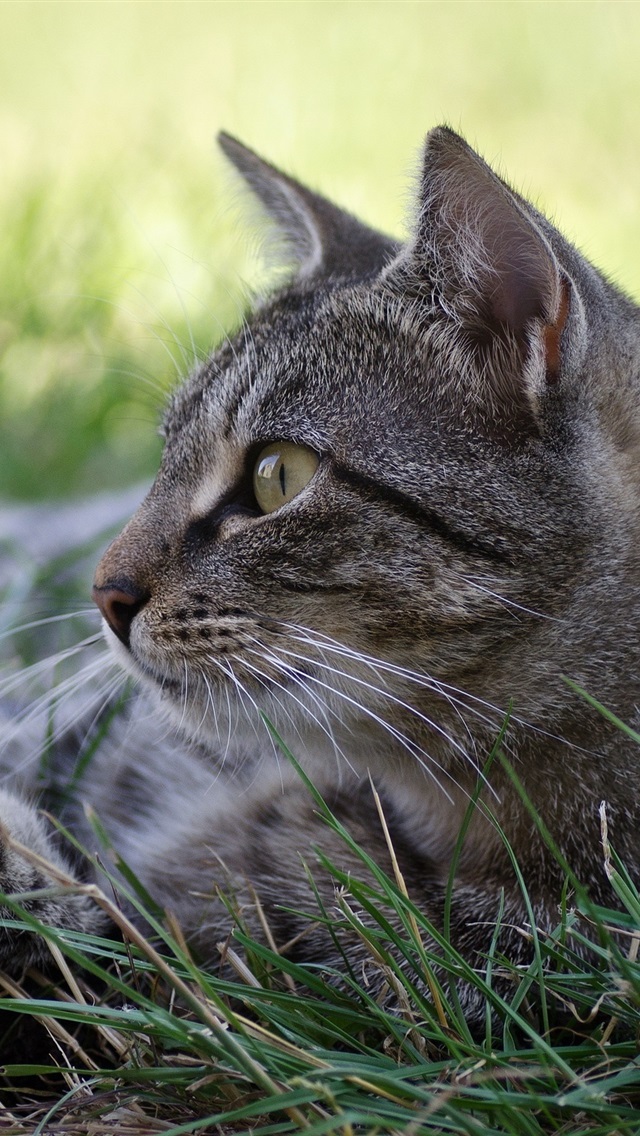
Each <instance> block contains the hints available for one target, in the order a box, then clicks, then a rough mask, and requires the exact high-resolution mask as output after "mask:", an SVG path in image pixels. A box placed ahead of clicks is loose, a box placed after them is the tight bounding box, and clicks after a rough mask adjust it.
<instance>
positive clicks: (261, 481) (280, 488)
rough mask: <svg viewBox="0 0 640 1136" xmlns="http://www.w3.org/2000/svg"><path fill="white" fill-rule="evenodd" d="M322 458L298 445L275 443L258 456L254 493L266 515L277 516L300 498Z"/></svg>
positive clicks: (307, 448) (306, 447)
mask: <svg viewBox="0 0 640 1136" xmlns="http://www.w3.org/2000/svg"><path fill="white" fill-rule="evenodd" d="M318 461H319V458H318V455H317V454H316V453H315V451H314V450H310V449H309V447H308V446H296V445H295V443H294V442H271V443H270V445H268V446H265V448H264V449H263V450H261V451H260V453H259V454H258V458H257V461H256V464H255V467H254V470H253V492H254V494H255V498H256V501H257V502H258V505H259V506H260V508H261V509H262V512H263V513H274V512H275V510H276V509H279V508H280V506H281V505H286V503H287V501H292V500H293V498H294V497H297V495H298V493H300V492H301V491H302V490H303V489H304V487H305V485H308V484H309V482H310V481H311V478H312V477H313V475H314V473H315V472H316V469H317V468H318Z"/></svg>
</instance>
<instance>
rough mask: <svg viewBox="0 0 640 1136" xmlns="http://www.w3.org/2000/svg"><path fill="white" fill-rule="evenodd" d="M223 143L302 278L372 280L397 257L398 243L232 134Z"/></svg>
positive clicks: (224, 138)
mask: <svg viewBox="0 0 640 1136" xmlns="http://www.w3.org/2000/svg"><path fill="white" fill-rule="evenodd" d="M218 142H219V144H220V147H221V149H222V150H223V152H224V154H225V155H226V157H227V158H228V159H229V161H230V162H232V163H233V165H234V166H235V168H236V169H237V170H238V172H239V173H240V174H241V175H242V177H243V178H244V180H245V181H246V182H247V184H248V185H249V187H250V188H251V189H252V190H253V192H254V193H255V195H256V197H257V198H258V200H259V201H260V202H261V204H262V205H263V206H264V208H265V209H266V211H267V213H268V214H269V216H270V218H271V219H272V220H273V221H274V222H275V225H276V227H277V230H278V234H279V237H280V241H281V243H282V244H284V246H285V248H284V252H285V255H286V256H287V257H288V258H289V259H291V260H293V262H294V264H295V265H296V268H297V278H298V279H300V280H303V279H306V278H309V277H314V278H318V277H323V276H336V277H346V278H349V277H356V278H357V277H362V276H368V275H371V274H372V273H376V272H379V271H380V269H381V268H382V267H383V266H384V265H385V264H387V263H388V262H389V260H391V259H392V258H393V256H394V255H395V254H396V253H397V251H398V248H399V244H398V242H396V241H393V240H392V239H391V238H390V237H386V236H385V235H384V234H382V233H378V232H376V231H375V230H374V229H370V228H369V227H368V226H367V225H363V224H362V223H361V222H360V221H358V220H356V218H355V217H352V216H351V215H350V214H349V213H345V212H344V211H343V210H342V209H339V208H338V207H337V205H333V204H332V202H331V201H328V200H327V199H326V198H324V197H321V196H320V195H319V194H317V193H314V192H313V191H312V190H310V189H307V188H306V186H304V185H300V183H299V182H297V181H295V180H294V179H293V178H291V177H289V176H288V175H287V174H284V173H282V171H281V170H278V169H276V167H275V166H272V165H271V164H270V163H269V162H265V161H264V159H263V158H260V157H258V155H257V154H255V153H254V152H253V150H249V149H248V148H247V147H246V146H243V144H242V143H241V142H238V140H237V139H236V138H233V137H232V136H231V135H230V134H225V133H221V134H219V135H218Z"/></svg>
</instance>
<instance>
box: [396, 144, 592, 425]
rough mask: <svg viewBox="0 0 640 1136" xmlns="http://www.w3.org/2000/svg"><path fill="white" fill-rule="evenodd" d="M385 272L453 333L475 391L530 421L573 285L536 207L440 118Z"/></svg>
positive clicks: (558, 344) (554, 371) (460, 365)
mask: <svg viewBox="0 0 640 1136" xmlns="http://www.w3.org/2000/svg"><path fill="white" fill-rule="evenodd" d="M385 278H386V280H385V283H386V285H387V286H388V287H391V288H392V289H393V290H394V291H395V292H398V291H399V290H400V291H401V293H402V294H403V295H404V296H406V297H408V298H412V299H417V298H418V297H422V298H423V300H424V314H425V317H426V319H427V321H428V322H429V323H430V324H431V326H433V325H434V323H436V324H437V325H438V326H439V329H440V334H441V335H442V336H443V337H444V338H446V336H447V334H448V332H450V339H451V346H450V347H449V348H448V349H446V353H447V357H448V358H449V359H451V360H452V361H453V365H454V366H455V368H456V370H457V374H458V376H459V380H460V381H461V382H466V384H467V388H475V389H471V390H469V389H468V390H467V393H468V394H470V396H471V398H472V399H473V398H474V397H475V400H476V401H477V402H483V403H484V404H485V405H486V404H487V402H490V403H491V404H492V405H493V407H494V408H495V409H498V410H501V411H502V414H501V417H502V418H503V419H504V417H505V415H506V416H507V417H508V418H511V419H512V420H513V421H514V422H515V421H516V419H517V420H519V423H520V425H522V426H524V427H525V428H526V420H527V419H528V420H529V424H530V425H534V421H535V414H536V407H537V402H538V399H539V396H540V395H541V394H542V393H543V389H544V388H545V386H548V385H549V384H555V383H557V381H558V379H559V377H560V376H561V372H562V366H563V347H564V340H563V332H564V330H565V325H566V324H567V320H568V318H569V315H570V311H571V308H572V304H573V303H574V299H575V297H574V295H573V289H572V284H571V281H570V280H569V277H568V276H567V274H566V273H564V272H563V270H562V268H561V267H560V264H559V263H558V260H557V258H556V256H555V254H554V252H553V250H552V248H551V245H550V243H549V241H548V240H547V238H546V237H545V235H544V234H543V232H542V230H541V228H540V226H539V225H538V223H537V214H536V213H535V210H533V209H532V208H530V207H529V206H527V205H526V203H525V202H524V201H522V199H521V198H519V197H518V196H517V195H516V194H515V193H513V192H512V191H511V190H510V189H509V188H508V186H506V185H505V183H504V182H503V181H501V179H500V178H499V177H497V175H496V174H495V173H494V172H493V170H491V169H490V167H489V166H487V165H486V163H485V162H483V160H482V159H481V158H480V157H479V156H478V155H477V154H476V153H475V152H474V151H473V150H472V149H471V147H470V146H468V145H467V143H466V142H465V141H464V140H463V139H462V138H460V137H459V136H458V135H457V134H455V133H454V132H453V131H452V130H449V129H448V128H447V127H438V128H437V129H436V130H433V131H432V132H431V133H430V134H429V135H428V137H427V143H426V147H425V153H424V160H423V167H422V173H421V180H420V190H419V199H418V209H417V217H416V221H415V226H414V232H413V235H412V237H411V239H410V240H409V242H408V244H407V246H406V247H405V248H404V249H403V251H402V252H401V253H400V255H399V256H398V258H397V259H396V261H395V263H394V264H393V265H392V266H391V267H390V268H389V269H388V270H387V272H386V273H385ZM422 306H423V305H419V306H418V308H421V307H422ZM414 310H415V306H414Z"/></svg>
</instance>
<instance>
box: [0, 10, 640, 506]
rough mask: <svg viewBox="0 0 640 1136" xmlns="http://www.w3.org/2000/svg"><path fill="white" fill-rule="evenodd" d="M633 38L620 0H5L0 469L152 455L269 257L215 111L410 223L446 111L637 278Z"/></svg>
mask: <svg viewBox="0 0 640 1136" xmlns="http://www.w3.org/2000/svg"><path fill="white" fill-rule="evenodd" d="M639 49H640V6H639V5H638V4H636V3H615V2H612V0H603V2H601V3H600V2H595V3H581V2H577V3H553V2H550V3H519V2H511V3H508V2H507V3H484V2H474V3H465V2H457V3H456V2H450V3H401V2H397V0H395V2H393V3H385V2H382V3H369V2H367V0H364V2H354V3H351V2H339V3H332V2H327V3H325V2H312V3H305V2H304V0H293V2H290V3H272V2H270V0H266V2H255V3H240V2H238V3H190V2H185V0H182V2H178V3H173V2H167V3H158V2H154V0H152V2H149V3H132V2H125V3H100V2H98V3H88V2H87V3H57V2H55V0H54V2H46V3H29V2H24V0H23V2H19V3H11V2H9V3H7V2H5V3H4V4H2V5H0V59H1V64H0V165H1V169H2V176H1V177H0V217H1V220H0V225H1V232H2V238H1V240H0V291H1V304H0V492H1V493H2V494H3V495H4V496H14V497H18V498H33V497H43V496H52V495H56V494H68V493H72V492H89V491H94V490H96V489H101V488H104V487H105V486H116V485H122V484H125V483H126V482H129V481H131V480H132V479H135V478H139V477H141V476H146V475H148V474H149V473H150V472H151V471H152V470H153V467H154V464H155V462H156V461H157V456H158V452H159V442H158V440H157V437H156V433H155V423H156V421H157V417H158V413H159V407H160V405H161V403H162V397H163V393H162V392H163V391H166V390H167V389H168V388H169V387H170V385H171V384H172V383H173V382H175V381H176V379H177V378H178V377H180V375H182V374H184V373H185V372H186V370H187V369H188V367H189V366H190V363H191V360H192V359H193V357H194V352H198V353H202V352H206V351H207V350H208V349H209V348H210V346H211V345H212V344H214V343H215V342H216V340H217V339H219V338H220V336H221V334H222V332H223V330H225V329H228V328H230V327H231V326H232V325H233V324H234V323H235V322H237V319H238V316H239V313H240V312H241V311H242V309H243V307H244V304H245V301H246V295H247V284H249V285H255V284H256V283H257V282H259V281H260V279H261V269H260V265H259V257H258V256H257V252H258V249H259V230H258V229H256V225H255V220H254V219H252V217H251V215H249V220H248V221H247V218H246V216H245V222H244V225H243V223H242V207H241V203H240V204H239V198H238V194H237V192H236V189H235V186H234V184H233V183H232V181H231V179H230V178H229V176H228V174H227V173H226V171H225V170H224V165H223V161H222V159H221V158H220V157H219V156H218V155H216V154H215V152H214V148H213V146H212V138H213V135H214V134H215V132H216V131H217V130H218V129H220V128H221V127H224V128H225V129H227V130H229V131H231V132H233V133H237V134H238V135H239V136H240V137H241V138H242V139H243V140H245V141H246V142H248V143H249V144H251V145H253V146H254V147H255V148H256V149H258V150H260V151H261V152H262V153H263V154H265V155H266V156H268V157H270V158H271V159H272V160H274V161H275V162H277V163H279V164H281V165H282V166H284V167H285V168H287V169H289V170H290V171H291V172H293V173H295V174H297V175H298V176H299V177H300V178H302V179H303V180H306V181H307V182H309V183H310V184H311V185H313V186H315V187H317V188H320V189H322V190H323V191H324V192H326V193H327V194H329V195H332V196H334V197H335V198H336V199H337V200H338V201H340V202H341V203H343V204H344V205H346V206H347V207H348V208H350V209H351V210H353V211H356V212H358V213H359V214H361V215H362V216H363V217H364V218H365V219H367V220H368V221H369V222H371V223H373V224H377V225H379V226H381V227H384V228H387V229H388V230H390V231H392V232H396V233H401V232H402V218H403V216H404V215H405V214H406V211H407V208H408V202H409V194H408V189H407V187H408V185H409V184H410V181H411V174H412V171H413V170H414V169H415V162H416V149H417V147H418V146H419V144H420V141H421V139H422V136H423V135H424V133H425V131H426V130H427V129H428V127H429V126H431V125H434V124H436V123H438V122H442V121H446V122H449V123H450V124H451V125H453V126H454V127H456V128H459V129H461V130H462V131H463V132H464V133H465V134H466V136H467V137H468V138H469V140H470V141H471V142H472V143H473V144H475V145H476V146H477V147H478V148H479V149H480V150H481V151H482V153H483V154H484V155H485V156H486V157H487V158H488V159H489V160H490V161H491V162H495V163H497V164H498V166H499V167H500V169H502V170H503V171H504V172H506V173H507V174H508V176H509V178H510V179H511V180H512V181H513V182H514V183H515V184H516V185H517V186H518V187H519V188H521V189H523V190H524V192H526V193H527V194H530V195H532V196H533V197H534V198H535V199H536V200H537V201H538V202H539V204H540V205H541V206H542V207H543V208H544V209H546V210H548V211H551V213H552V215H553V216H554V217H555V219H556V220H557V222H558V224H559V225H560V226H561V227H562V228H563V229H564V230H565V231H566V232H567V233H568V234H569V235H570V236H571V237H572V238H573V239H574V240H576V242H577V243H578V244H579V245H580V246H581V247H582V248H583V249H584V250H585V251H586V252H587V253H588V255H589V256H591V257H592V259H594V260H595V261H596V263H597V264H598V265H600V266H601V267H602V268H604V270H605V271H606V272H607V273H608V274H609V275H611V276H613V277H614V278H615V279H617V280H618V281H619V282H620V283H621V284H622V285H623V286H624V287H625V288H626V289H627V290H628V291H630V292H631V293H632V294H635V295H636V296H639V295H640V255H639V254H640V210H639V209H638V206H637V197H638V187H639V185H640V159H639V157H638V154H639V143H640V125H639V124H638V107H639V106H640V66H639V63H638V60H639V58H640V50H639Z"/></svg>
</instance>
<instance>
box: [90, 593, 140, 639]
mask: <svg viewBox="0 0 640 1136" xmlns="http://www.w3.org/2000/svg"><path fill="white" fill-rule="evenodd" d="M91 594H92V596H93V602H94V603H95V604H97V605H98V607H99V608H100V611H101V612H102V614H103V616H104V618H105V619H106V621H107V623H108V624H109V627H110V628H111V630H112V631H113V632H114V634H115V635H117V636H118V639H120V641H121V642H122V643H124V645H125V647H128V646H129V635H130V634H131V624H132V623H133V619H134V616H136V615H137V614H138V612H139V611H140V610H141V608H143V607H144V605H145V604H146V602H147V600H148V598H149V597H148V595H144V593H143V592H140V591H138V589H137V588H136V587H135V586H134V585H132V584H130V583H129V582H128V581H127V583H126V584H124V585H123V584H122V583H118V584H104V585H102V586H101V587H98V586H97V585H96V586H95V587H94V588H93V591H92V593H91Z"/></svg>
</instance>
